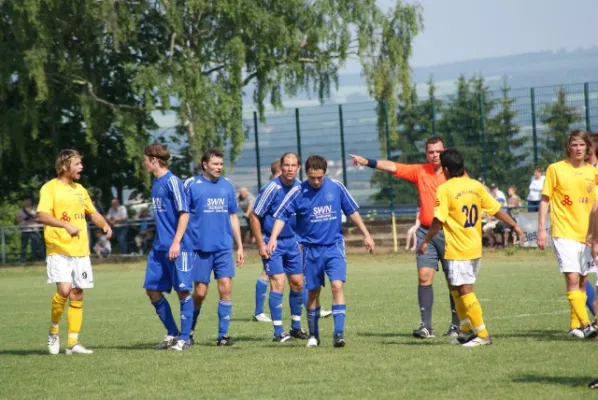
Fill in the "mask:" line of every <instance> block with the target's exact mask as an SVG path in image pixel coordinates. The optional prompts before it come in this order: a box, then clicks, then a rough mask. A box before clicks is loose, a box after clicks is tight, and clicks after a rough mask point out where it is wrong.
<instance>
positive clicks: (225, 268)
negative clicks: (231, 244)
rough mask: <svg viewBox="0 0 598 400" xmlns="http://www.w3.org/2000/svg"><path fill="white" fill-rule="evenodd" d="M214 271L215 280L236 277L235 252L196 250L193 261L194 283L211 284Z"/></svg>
mask: <svg viewBox="0 0 598 400" xmlns="http://www.w3.org/2000/svg"><path fill="white" fill-rule="evenodd" d="M212 271H214V279H220V278H232V277H234V276H235V262H234V260H233V251H232V250H219V251H199V250H196V251H195V259H194V261H193V282H201V283H210V275H211V274H212Z"/></svg>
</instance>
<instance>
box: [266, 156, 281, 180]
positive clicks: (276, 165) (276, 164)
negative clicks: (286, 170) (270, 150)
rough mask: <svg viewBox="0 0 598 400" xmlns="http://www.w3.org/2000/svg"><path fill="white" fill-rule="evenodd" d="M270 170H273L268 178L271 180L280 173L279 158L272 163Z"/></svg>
mask: <svg viewBox="0 0 598 400" xmlns="http://www.w3.org/2000/svg"><path fill="white" fill-rule="evenodd" d="M270 172H271V175H270V177H269V178H268V180H269V181H271V180H272V179H274V178H276V177H277V176H278V175H280V160H279V159H276V160H274V161H272V164H270Z"/></svg>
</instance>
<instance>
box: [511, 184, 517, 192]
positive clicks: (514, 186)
mask: <svg viewBox="0 0 598 400" xmlns="http://www.w3.org/2000/svg"><path fill="white" fill-rule="evenodd" d="M509 189H513V190H514V191H517V185H509Z"/></svg>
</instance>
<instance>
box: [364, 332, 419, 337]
mask: <svg viewBox="0 0 598 400" xmlns="http://www.w3.org/2000/svg"><path fill="white" fill-rule="evenodd" d="M357 336H365V337H379V338H393V337H408V338H413V335H412V334H411V333H400V332H396V333H395V332H357Z"/></svg>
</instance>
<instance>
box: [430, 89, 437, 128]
mask: <svg viewBox="0 0 598 400" xmlns="http://www.w3.org/2000/svg"><path fill="white" fill-rule="evenodd" d="M430 102H431V104H432V136H436V99H435V98H434V96H430Z"/></svg>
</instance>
